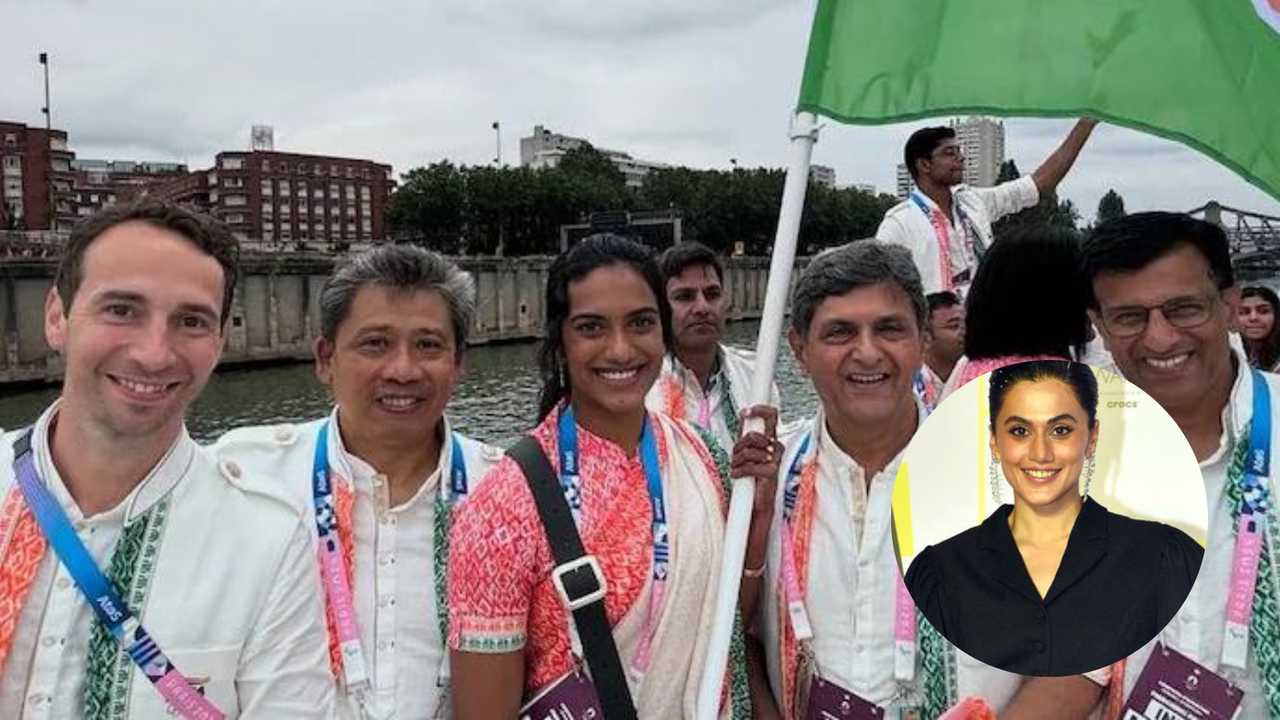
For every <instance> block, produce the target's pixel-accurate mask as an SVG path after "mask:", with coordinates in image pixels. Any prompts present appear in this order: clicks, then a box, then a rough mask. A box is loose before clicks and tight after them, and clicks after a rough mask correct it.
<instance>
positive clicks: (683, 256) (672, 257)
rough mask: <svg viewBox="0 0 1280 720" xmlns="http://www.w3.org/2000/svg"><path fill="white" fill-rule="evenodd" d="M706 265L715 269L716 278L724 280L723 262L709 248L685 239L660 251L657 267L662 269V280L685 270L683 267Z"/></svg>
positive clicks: (664, 280)
mask: <svg viewBox="0 0 1280 720" xmlns="http://www.w3.org/2000/svg"><path fill="white" fill-rule="evenodd" d="M698 265H708V266H710V267H711V268H712V269H714V270H715V271H716V279H717V280H719V281H720V282H721V283H723V282H724V263H722V262H721V261H720V258H719V257H718V256H717V255H716V254H715V251H713V250H712V249H711V248H709V247H707V246H706V245H703V244H702V243H700V242H694V241H691V240H690V241H686V242H680V243H676V244H675V245H672V246H671V247H669V248H667V249H666V250H664V251H663V252H662V255H661V256H659V257H658V267H659V268H660V269H661V270H662V280H663V282H664V283H665V282H666V281H667V280H670V279H671V278H673V277H675V276H677V275H679V274H680V273H682V272H684V271H685V268H688V267H693V266H698Z"/></svg>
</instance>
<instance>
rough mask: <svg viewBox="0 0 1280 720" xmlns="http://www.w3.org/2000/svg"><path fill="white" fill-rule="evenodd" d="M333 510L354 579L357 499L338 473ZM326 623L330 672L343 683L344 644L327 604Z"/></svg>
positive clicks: (344, 563) (345, 559) (348, 565)
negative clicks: (352, 517)
mask: <svg viewBox="0 0 1280 720" xmlns="http://www.w3.org/2000/svg"><path fill="white" fill-rule="evenodd" d="M333 481H334V482H333V510H334V513H335V514H336V515H337V521H338V542H339V543H340V544H341V545H342V564H343V566H344V567H346V570H347V578H348V579H350V578H352V577H354V574H353V573H354V572H355V564H356V561H355V547H354V542H353V540H352V538H354V537H355V535H354V528H353V527H352V524H351V513H352V508H353V507H354V505H355V498H354V497H353V495H352V492H351V485H350V483H348V482H347V481H346V479H344V478H343V477H341V476H339V475H338V474H337V473H334V475H333ZM324 617H325V623H326V625H327V626H328V628H329V670H330V671H331V672H332V673H333V676H334V677H335V678H337V679H338V680H339V682H341V679H342V677H343V674H342V644H341V643H340V642H339V641H338V625H337V622H336V621H335V619H334V615H333V607H332V606H330V605H329V604H328V603H326V610H325V615H324Z"/></svg>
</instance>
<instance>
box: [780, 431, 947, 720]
mask: <svg viewBox="0 0 1280 720" xmlns="http://www.w3.org/2000/svg"><path fill="white" fill-rule="evenodd" d="M817 508H818V454H817V453H816V452H815V453H814V454H813V456H812V457H810V458H809V459H808V460H807V461H805V463H804V465H803V466H802V467H801V470H800V485H799V488H798V490H797V496H796V507H795V516H794V517H793V519H792V533H793V537H794V542H793V547H794V551H795V563H796V578H797V580H798V581H799V585H800V587H801V588H807V587H808V582H809V551H810V538H811V537H812V535H813V525H814V520H815V519H816V518H817ZM785 590H786V588H785V586H784V585H783V577H782V573H778V588H777V591H776V592H775V596H776V598H777V603H778V609H777V612H778V617H779V618H780V624H781V626H782V628H781V629H782V698H781V702H782V707H784V708H793V707H795V702H796V693H797V692H798V690H799V688H798V687H797V682H798V681H799V679H800V647H799V643H797V642H796V635H795V628H794V627H792V625H791V621H790V620H789V618H790V613H789V612H788V611H787V598H786V592H785ZM916 626H917V637H918V638H919V647H920V652H919V656H920V674H921V676H922V677H920V678H919V681H920V682H921V683H922V684H923V688H924V698H923V699H924V708H923V710H924V712H923V715H922V716H923V717H926V718H935V717H938V716H940V715H941V714H942V713H943V712H945V711H946V710H947V709H948V708H950V707H952V706H953V705H955V703H956V701H957V698H958V697H959V687H958V683H957V671H956V659H955V651H954V650H953V648H952V647H951V645H950V643H948V642H947V641H946V639H945V638H943V637H942V635H941V634H939V633H938V631H937V630H935V629H934V627H933V626H932V625H930V624H929V621H928V620H925V619H924V616H923V615H922V614H920V612H919V611H918V610H917V611H916Z"/></svg>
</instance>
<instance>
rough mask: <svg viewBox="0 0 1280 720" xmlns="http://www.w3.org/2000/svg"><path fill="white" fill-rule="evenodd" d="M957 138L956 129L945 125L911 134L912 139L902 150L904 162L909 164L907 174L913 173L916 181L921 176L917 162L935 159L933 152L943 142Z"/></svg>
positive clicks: (912, 175)
mask: <svg viewBox="0 0 1280 720" xmlns="http://www.w3.org/2000/svg"><path fill="white" fill-rule="evenodd" d="M955 136H956V131H955V129H954V128H949V127H946V126H943V125H936V126H934V127H927V128H920V129H919V130H917V131H915V132H913V133H911V137H909V138H907V144H906V146H905V147H903V148H902V161H903V162H905V163H906V164H907V172H909V173H911V179H912V180H915V179H916V177H917V176H918V175H919V174H920V170H919V169H918V168H917V167H916V161H917V160H931V159H933V151H934V150H937V149H938V145H939V144H941V143H942V141H943V140H947V139H949V138H953V137H955Z"/></svg>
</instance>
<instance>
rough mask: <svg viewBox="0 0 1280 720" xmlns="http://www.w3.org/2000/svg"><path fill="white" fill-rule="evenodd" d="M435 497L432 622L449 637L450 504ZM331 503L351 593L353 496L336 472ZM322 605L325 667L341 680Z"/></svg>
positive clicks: (331, 624)
mask: <svg viewBox="0 0 1280 720" xmlns="http://www.w3.org/2000/svg"><path fill="white" fill-rule="evenodd" d="M448 451H449V446H448V445H445V446H444V452H448ZM446 481H447V478H445V477H443V476H441V478H440V482H442V483H443V482H446ZM435 496H436V501H435V527H434V528H433V531H432V556H433V562H432V565H433V566H434V568H435V577H434V578H432V584H433V587H434V589H435V594H436V622H437V623H438V624H439V626H440V637H441V638H442V639H443V638H448V637H449V607H448V603H447V600H446V599H447V598H448V596H449V595H448V589H447V587H446V584H445V578H446V576H447V570H448V562H449V525H450V523H451V521H452V510H453V505H452V504H451V503H449V502H446V501H445V500H444V499H443V498H441V496H440V493H438V492H437V493H436V494H435ZM333 505H334V507H333V510H334V516H335V518H336V520H337V524H338V542H339V544H340V545H341V547H342V564H343V566H344V567H345V568H346V572H347V582H348V583H349V584H350V585H351V587H350V588H349V590H350V591H351V593H352V595H353V596H354V594H355V543H354V541H353V538H354V537H355V527H354V525H353V521H352V513H353V510H354V507H355V495H354V493H353V492H352V490H351V483H350V482H348V481H347V480H346V478H344V477H342V476H341V475H340V474H338V473H336V472H335V473H334V483H333ZM326 600H327V598H326ZM325 605H326V610H325V622H326V624H327V625H328V628H329V670H330V671H331V672H332V673H333V676H334V678H337V679H338V680H339V682H341V680H342V678H343V670H342V643H341V642H340V641H339V639H338V625H337V622H336V621H335V617H334V609H333V606H332V605H331V604H330V603H328V602H326V603H325Z"/></svg>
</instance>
